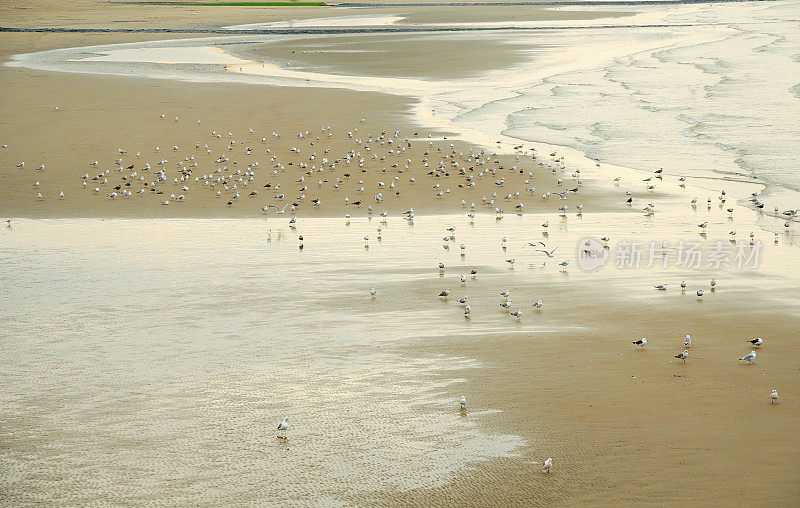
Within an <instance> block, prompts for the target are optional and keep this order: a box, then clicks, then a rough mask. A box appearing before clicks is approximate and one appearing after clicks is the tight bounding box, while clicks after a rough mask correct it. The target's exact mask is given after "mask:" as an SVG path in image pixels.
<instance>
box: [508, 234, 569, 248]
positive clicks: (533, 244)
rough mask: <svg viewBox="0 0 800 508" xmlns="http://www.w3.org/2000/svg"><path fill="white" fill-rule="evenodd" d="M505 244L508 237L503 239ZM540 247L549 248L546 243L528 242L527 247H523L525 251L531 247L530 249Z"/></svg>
mask: <svg viewBox="0 0 800 508" xmlns="http://www.w3.org/2000/svg"><path fill="white" fill-rule="evenodd" d="M505 242H506V237H505V236H504V237H503V243H505ZM538 245H541V246H542V247H547V245H545V243H544V242H528V243H526V244H525V245H523V246H522V248H523V249H524V248H525V247H528V246H530V247H536V246H538ZM556 248H557V247H556Z"/></svg>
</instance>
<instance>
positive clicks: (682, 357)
mask: <svg viewBox="0 0 800 508" xmlns="http://www.w3.org/2000/svg"><path fill="white" fill-rule="evenodd" d="M688 357H689V350H688V349H684V350H683V352H682V353H678V354H677V355H675V358H677V359H678V360H683V363H686V358H688Z"/></svg>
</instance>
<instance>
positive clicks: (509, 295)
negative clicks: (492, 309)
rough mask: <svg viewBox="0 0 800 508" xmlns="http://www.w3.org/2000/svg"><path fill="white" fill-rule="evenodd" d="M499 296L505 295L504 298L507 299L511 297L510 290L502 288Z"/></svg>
mask: <svg viewBox="0 0 800 508" xmlns="http://www.w3.org/2000/svg"><path fill="white" fill-rule="evenodd" d="M500 296H502V297H505V299H506V300H508V299H509V298H510V297H511V290H510V289H504V290H503V291H500Z"/></svg>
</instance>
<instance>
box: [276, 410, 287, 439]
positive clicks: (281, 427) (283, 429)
mask: <svg viewBox="0 0 800 508" xmlns="http://www.w3.org/2000/svg"><path fill="white" fill-rule="evenodd" d="M288 429H289V417H288V416H287V417H286V418H284V419H283V421H282V422H281V423H279V424H278V437H279V438H283V439H286V431H287V430H288ZM281 433H282V434H281Z"/></svg>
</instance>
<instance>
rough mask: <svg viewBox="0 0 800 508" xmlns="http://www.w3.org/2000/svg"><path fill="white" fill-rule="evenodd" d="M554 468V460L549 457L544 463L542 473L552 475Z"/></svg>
mask: <svg viewBox="0 0 800 508" xmlns="http://www.w3.org/2000/svg"><path fill="white" fill-rule="evenodd" d="M552 468H553V458H552V457H547V460H545V461H544V462H543V463H542V473H546V474H550V470H551V469H552Z"/></svg>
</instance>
